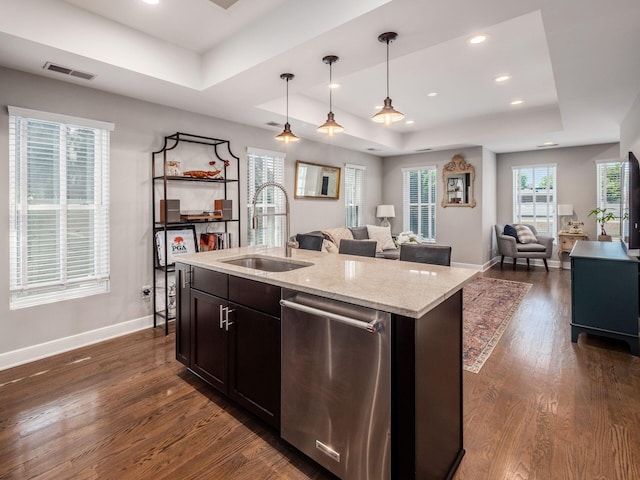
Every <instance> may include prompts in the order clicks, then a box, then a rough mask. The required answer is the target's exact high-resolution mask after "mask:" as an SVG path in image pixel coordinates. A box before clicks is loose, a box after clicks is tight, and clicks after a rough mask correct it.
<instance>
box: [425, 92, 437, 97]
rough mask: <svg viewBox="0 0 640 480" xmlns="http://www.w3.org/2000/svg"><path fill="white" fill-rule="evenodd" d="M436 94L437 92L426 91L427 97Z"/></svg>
mask: <svg viewBox="0 0 640 480" xmlns="http://www.w3.org/2000/svg"><path fill="white" fill-rule="evenodd" d="M436 95H438V92H429V93H427V97H435V96H436Z"/></svg>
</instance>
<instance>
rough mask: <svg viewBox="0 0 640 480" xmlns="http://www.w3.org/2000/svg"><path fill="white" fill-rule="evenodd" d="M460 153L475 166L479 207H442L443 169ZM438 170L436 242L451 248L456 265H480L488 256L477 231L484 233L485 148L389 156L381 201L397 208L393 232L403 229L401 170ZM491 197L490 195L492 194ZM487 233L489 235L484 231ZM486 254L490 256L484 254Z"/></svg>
mask: <svg viewBox="0 0 640 480" xmlns="http://www.w3.org/2000/svg"><path fill="white" fill-rule="evenodd" d="M458 153H459V154H461V155H462V156H463V157H464V158H465V160H466V161H467V162H468V163H470V164H471V165H473V166H474V168H475V171H476V178H475V183H474V185H473V188H474V197H475V199H476V203H477V204H476V207H475V208H469V207H446V208H444V207H442V206H441V205H440V201H441V200H442V167H443V166H444V165H445V164H446V163H449V162H450V161H451V158H452V157H453V156H454V155H455V154H458ZM434 165H435V166H436V168H437V178H438V183H437V187H436V189H437V198H438V207H437V208H436V241H437V243H440V244H443V245H451V247H452V250H451V257H452V258H451V260H452V262H454V263H457V264H469V265H473V266H480V265H482V264H484V263H485V258H486V257H488V249H489V248H490V247H489V246H488V245H485V242H486V241H487V239H486V238H484V239H483V241H482V242H478V232H483V231H484V228H483V223H482V222H483V220H482V217H483V214H482V213H483V208H484V207H483V202H484V198H483V190H484V188H483V187H484V183H483V182H484V172H483V149H482V148H481V147H474V148H464V149H458V150H443V151H437V152H424V153H417V154H415V155H403V156H397V157H387V158H385V159H384V160H383V177H382V200H383V202H384V203H385V204H392V205H394V206H395V209H396V217H395V218H394V219H393V221H392V222H391V230H392V231H393V232H400V231H402V230H403V225H402V218H403V209H402V169H403V168H406V167H427V166H434ZM489 195H491V194H489ZM485 234H486V232H485ZM485 251H487V253H486V254H485Z"/></svg>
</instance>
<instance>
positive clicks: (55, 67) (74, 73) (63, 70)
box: [42, 62, 96, 80]
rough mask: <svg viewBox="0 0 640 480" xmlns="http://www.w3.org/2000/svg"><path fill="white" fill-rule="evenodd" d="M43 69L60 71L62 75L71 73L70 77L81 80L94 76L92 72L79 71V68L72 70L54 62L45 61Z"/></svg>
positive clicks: (90, 78)
mask: <svg viewBox="0 0 640 480" xmlns="http://www.w3.org/2000/svg"><path fill="white" fill-rule="evenodd" d="M42 68H44V69H45V70H50V71H52V72H58V73H62V74H64V75H71V76H72V77H76V78H81V79H83V80H93V79H94V78H96V76H95V75H94V74H93V73H86V72H81V71H79V70H73V69H72V68H68V67H63V66H62V65H56V64H55V63H51V62H47V63H45V64H44V67H42Z"/></svg>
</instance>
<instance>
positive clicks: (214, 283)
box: [191, 267, 229, 298]
mask: <svg viewBox="0 0 640 480" xmlns="http://www.w3.org/2000/svg"><path fill="white" fill-rule="evenodd" d="M191 268H192V269H193V270H192V274H191V288H195V289H196V290H200V291H201V292H205V293H209V294H211V295H215V296H217V297H221V298H227V294H228V293H229V290H228V285H227V274H225V273H220V272H214V271H213V270H208V269H206V268H201V267H191Z"/></svg>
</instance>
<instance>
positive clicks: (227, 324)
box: [224, 307, 235, 332]
mask: <svg viewBox="0 0 640 480" xmlns="http://www.w3.org/2000/svg"><path fill="white" fill-rule="evenodd" d="M232 312H235V310H233V309H231V308H229V307H225V319H224V323H225V329H226V330H227V332H228V331H229V325H233V324H234V322H230V321H229V314H230V313H232Z"/></svg>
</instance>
